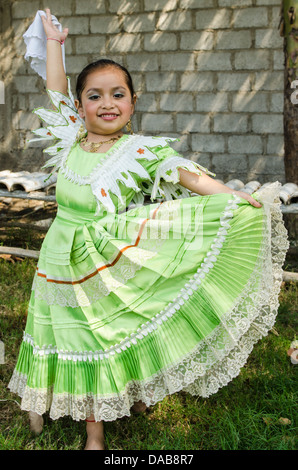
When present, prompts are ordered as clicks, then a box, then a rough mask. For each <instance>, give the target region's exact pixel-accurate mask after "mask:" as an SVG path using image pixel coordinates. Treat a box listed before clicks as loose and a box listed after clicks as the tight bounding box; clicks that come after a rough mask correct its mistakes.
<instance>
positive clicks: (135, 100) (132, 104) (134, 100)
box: [131, 94, 137, 114]
mask: <svg viewBox="0 0 298 470" xmlns="http://www.w3.org/2000/svg"><path fill="white" fill-rule="evenodd" d="M136 102H137V95H136V94H134V95H133V98H132V101H131V106H132V114H133V113H134V110H135V105H136Z"/></svg>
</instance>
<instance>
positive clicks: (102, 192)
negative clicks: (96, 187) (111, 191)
mask: <svg viewBox="0 0 298 470" xmlns="http://www.w3.org/2000/svg"><path fill="white" fill-rule="evenodd" d="M100 192H101V195H102V196H103V197H106V196H107V193H106V192H105V190H104V189H103V188H101V190H100Z"/></svg>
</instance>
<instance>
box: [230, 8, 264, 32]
mask: <svg viewBox="0 0 298 470" xmlns="http://www.w3.org/2000/svg"><path fill="white" fill-rule="evenodd" d="M233 24H234V28H253V27H255V28H258V27H261V26H267V25H268V10H267V8H265V7H257V8H253V7H252V8H242V9H237V10H234V11H233Z"/></svg>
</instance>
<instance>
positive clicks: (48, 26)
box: [41, 8, 68, 95]
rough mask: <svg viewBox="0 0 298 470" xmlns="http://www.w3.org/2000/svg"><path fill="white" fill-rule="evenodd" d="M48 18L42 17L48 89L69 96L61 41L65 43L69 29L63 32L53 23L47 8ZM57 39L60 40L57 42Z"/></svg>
mask: <svg viewBox="0 0 298 470" xmlns="http://www.w3.org/2000/svg"><path fill="white" fill-rule="evenodd" d="M45 11H46V17H45V16H42V17H41V19H42V23H43V27H44V30H45V33H46V36H47V38H51V39H49V40H48V41H47V88H48V89H49V90H53V91H60V92H61V93H64V94H65V95H66V94H67V78H66V74H65V71H64V67H63V59H62V50H61V44H60V42H59V41H65V39H66V37H67V35H68V29H67V28H65V29H64V30H63V31H62V32H60V31H59V30H58V28H57V27H56V26H54V25H53V23H52V16H51V12H50V9H49V8H46V10H45ZM55 39H58V40H57V41H56V40H55Z"/></svg>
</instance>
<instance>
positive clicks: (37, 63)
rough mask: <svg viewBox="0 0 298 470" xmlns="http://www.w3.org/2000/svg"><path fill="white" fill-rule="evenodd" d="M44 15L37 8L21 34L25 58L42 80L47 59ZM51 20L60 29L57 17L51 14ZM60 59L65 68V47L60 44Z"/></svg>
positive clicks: (44, 77)
mask: <svg viewBox="0 0 298 470" xmlns="http://www.w3.org/2000/svg"><path fill="white" fill-rule="evenodd" d="M42 16H46V14H45V12H44V11H42V10H38V12H37V13H36V15H35V18H34V21H33V23H32V24H31V25H30V26H29V28H28V29H27V31H26V32H25V33H24V34H23V38H24V41H25V44H26V48H27V49H26V53H25V59H26V60H28V61H29V62H30V59H31V62H30V65H31V67H32V68H33V70H35V72H37V73H38V75H40V76H41V77H42V78H43V79H44V80H46V78H47V74H46V61H47V37H46V34H45V32H44V29H43V24H42V20H41V17H42ZM52 21H53V24H54V25H55V26H57V27H58V29H59V31H62V26H61V24H60V23H59V21H58V20H57V18H56V17H55V16H54V15H52ZM62 59H63V65H64V70H65V47H64V44H63V45H62Z"/></svg>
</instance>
